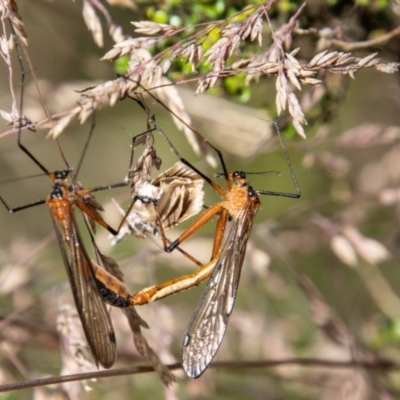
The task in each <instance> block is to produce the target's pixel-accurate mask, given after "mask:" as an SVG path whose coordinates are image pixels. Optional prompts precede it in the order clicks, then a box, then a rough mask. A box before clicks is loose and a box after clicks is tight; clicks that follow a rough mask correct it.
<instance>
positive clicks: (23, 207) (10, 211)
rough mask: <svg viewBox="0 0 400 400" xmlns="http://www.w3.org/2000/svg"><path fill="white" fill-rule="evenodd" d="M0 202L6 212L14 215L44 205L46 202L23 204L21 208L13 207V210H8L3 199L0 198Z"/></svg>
mask: <svg viewBox="0 0 400 400" xmlns="http://www.w3.org/2000/svg"><path fill="white" fill-rule="evenodd" d="M0 201H1V202H2V203H3V205H4V207H5V208H6V209H7V210H8V212H9V213H16V212H18V211H22V210H26V209H27V208H31V207H35V206H38V205H40V204H45V203H46V200H38V201H35V202H33V203H30V204H25V205H23V206H19V207H15V208H10V207H9V206H8V205H7V203H6V202H5V201H4V199H3V198H2V197H1V196H0Z"/></svg>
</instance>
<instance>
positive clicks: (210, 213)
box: [164, 203, 223, 253]
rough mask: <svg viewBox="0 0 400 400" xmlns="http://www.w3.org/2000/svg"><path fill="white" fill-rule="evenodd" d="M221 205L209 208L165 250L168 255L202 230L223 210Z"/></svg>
mask: <svg viewBox="0 0 400 400" xmlns="http://www.w3.org/2000/svg"><path fill="white" fill-rule="evenodd" d="M222 209H223V208H222V205H221V203H217V204H214V205H213V206H211V207H209V208H208V209H207V210H206V211H205V212H204V213H203V214H202V215H200V217H199V218H197V219H196V221H194V222H193V224H192V225H190V226H189V228H187V229H186V231H185V232H183V233H182V234H181V235H180V236H179V237H178V239H176V240H174V241H173V242H172V243H171V244H170V245H169V246H168V247H166V248H165V249H164V250H165V251H166V252H167V253H170V252H171V251H173V250H174V249H175V248H176V247H177V246H179V245H180V244H181V243H182V242H183V241H184V240H186V239H187V238H188V237H189V236H191V235H193V233H195V232H196V231H197V230H198V229H200V228H201V227H202V226H203V225H205V224H206V223H207V222H208V221H210V220H211V219H212V218H213V217H215V216H216V215H217V214H218V213H220V212H221V210H222Z"/></svg>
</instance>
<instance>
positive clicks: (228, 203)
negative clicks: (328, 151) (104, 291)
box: [118, 96, 301, 378]
mask: <svg viewBox="0 0 400 400" xmlns="http://www.w3.org/2000/svg"><path fill="white" fill-rule="evenodd" d="M152 97H153V96H152ZM153 98H154V99H156V98H155V97H153ZM156 100H157V99H156ZM157 101H158V100H157ZM143 108H144V109H145V107H143ZM150 118H152V122H153V124H154V126H156V127H157V130H158V131H159V132H160V133H161V134H162V136H163V137H164V139H165V140H166V141H167V142H168V143H169V145H170V147H171V150H172V151H173V152H174V153H175V154H176V156H177V157H178V158H179V160H180V161H181V162H182V163H183V164H185V165H187V166H188V167H189V168H191V169H192V170H193V171H194V172H196V173H197V174H198V175H199V176H201V177H202V178H203V179H204V181H206V182H207V183H208V184H210V185H211V186H212V188H213V189H214V190H215V191H216V192H217V193H218V194H219V195H220V196H221V197H222V199H223V200H222V201H221V202H219V203H217V204H214V205H212V206H210V207H208V208H207V210H206V211H205V212H204V213H203V214H202V215H201V216H200V217H198V218H197V220H196V221H194V222H193V224H192V225H191V226H189V228H188V229H187V230H186V231H185V232H183V233H182V234H181V235H180V236H179V238H178V239H176V240H175V241H172V242H170V241H168V243H167V245H164V249H165V251H167V252H171V251H173V250H174V249H179V245H180V244H181V243H182V242H183V241H184V240H186V239H187V238H188V237H190V236H191V235H192V234H193V233H195V232H196V231H197V230H198V229H199V228H200V227H202V226H203V225H204V224H206V223H207V222H209V221H210V220H211V219H212V218H214V217H217V218H218V220H217V226H216V230H215V235H214V244H213V249H212V253H211V261H210V262H208V263H207V264H201V263H199V262H196V263H197V264H198V265H199V268H198V269H197V270H196V271H195V272H193V273H192V274H188V275H185V276H181V277H178V278H175V279H172V280H169V281H166V282H163V283H161V284H158V285H154V286H151V287H148V288H145V289H143V290H141V291H139V292H138V293H136V294H134V295H130V294H128V292H127V290H126V289H124V290H121V292H120V293H118V295H119V296H121V297H122V298H123V299H124V300H126V301H127V303H128V304H129V305H143V304H147V303H149V302H152V301H155V300H159V299H161V298H164V297H166V296H169V295H171V294H174V293H178V292H181V291H183V290H187V289H189V288H191V287H193V286H196V285H198V284H199V283H201V282H203V281H205V280H206V279H208V278H209V280H208V283H207V285H206V287H205V289H204V292H203V294H202V296H201V299H200V301H199V303H198V305H197V308H196V310H195V312H194V314H193V316H192V319H191V321H190V323H189V326H188V328H187V331H186V334H185V337H184V340H183V346H182V366H183V369H184V370H185V372H186V374H187V375H188V376H190V377H193V378H197V377H199V376H200V375H201V374H202V373H203V372H204V371H205V369H206V368H207V366H208V365H209V364H210V362H211V361H212V359H213V358H214V356H215V354H216V353H217V351H218V348H219V346H220V345H221V342H222V340H223V337H224V335H225V331H226V327H227V324H228V320H229V317H230V314H231V313H232V310H233V305H234V302H235V298H236V293H237V290H238V285H239V278H240V273H241V269H242V265H243V261H244V257H245V253H246V247H247V242H248V240H249V236H250V232H251V229H252V226H253V221H254V218H255V216H256V214H257V211H258V208H259V207H260V204H261V201H260V198H259V195H269V196H280V197H290V198H299V197H300V195H301V192H300V188H299V185H298V183H297V180H296V176H295V174H294V171H293V168H292V165H291V162H290V159H289V156H288V153H287V150H286V148H285V146H284V143H283V140H282V137H281V134H280V132H279V129H278V126H277V125H276V124H275V126H276V129H277V133H278V138H279V141H280V143H281V146H282V148H283V151H284V154H285V158H286V162H287V164H288V167H289V169H290V175H291V177H292V180H293V182H294V185H295V188H296V193H286V192H274V191H267V190H257V189H254V188H253V187H252V186H251V185H250V184H249V182H248V181H247V176H246V173H245V172H243V171H235V172H233V173H228V171H227V169H226V166H225V162H224V159H223V157H222V153H221V152H220V151H219V150H218V149H217V148H215V147H214V146H213V145H211V144H210V143H209V142H208V141H206V140H205V139H203V140H205V141H206V143H207V144H208V145H209V146H210V147H211V148H212V149H213V150H214V151H215V152H216V154H217V155H218V158H219V160H220V162H221V166H222V169H223V172H222V173H220V174H217V176H223V177H224V178H225V185H226V189H224V188H222V187H221V186H219V185H218V184H217V183H215V182H214V181H213V180H211V179H210V178H209V177H207V176H206V175H205V174H203V173H202V172H201V171H200V170H198V169H197V168H196V167H194V166H193V165H192V164H190V163H189V162H188V161H187V160H185V159H184V158H182V157H181V156H180V154H179V153H178V151H177V150H176V148H175V147H174V145H173V144H172V143H171V141H170V140H169V139H168V137H167V136H166V135H165V133H164V132H163V131H162V130H161V128H160V127H159V126H158V125H157V123H156V121H155V120H154V118H153V117H150ZM249 174H250V173H249ZM229 218H231V219H233V223H232V226H231V228H230V231H229V234H228V236H227V239H226V241H225V244H224V245H222V244H223V238H224V233H225V229H226V226H227V223H228V219H229Z"/></svg>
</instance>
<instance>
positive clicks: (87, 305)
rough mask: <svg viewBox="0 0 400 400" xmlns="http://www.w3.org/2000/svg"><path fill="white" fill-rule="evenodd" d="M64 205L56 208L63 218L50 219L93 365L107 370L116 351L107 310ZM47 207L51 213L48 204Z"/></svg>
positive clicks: (54, 217)
mask: <svg viewBox="0 0 400 400" xmlns="http://www.w3.org/2000/svg"><path fill="white" fill-rule="evenodd" d="M50 202H51V200H50ZM64 204H65V205H62V204H59V205H58V206H57V207H58V210H59V212H58V213H59V215H60V213H62V215H63V216H64V218H62V219H60V218H57V215H55V214H54V213H53V212H52V213H51V216H52V220H53V223H54V227H55V230H56V233H57V240H58V243H59V245H60V249H61V254H62V257H63V260H64V264H65V268H66V269H67V275H68V278H69V281H70V285H71V289H72V293H73V295H74V300H75V305H76V308H77V310H78V313H79V316H80V319H81V321H82V325H83V330H84V332H85V335H86V338H87V341H88V343H89V346H90V349H91V351H92V353H93V357H94V359H95V361H96V364H100V365H102V366H103V367H104V368H110V367H111V366H112V365H113V364H114V361H115V357H116V352H117V346H116V340H115V334H114V329H113V326H112V323H111V319H110V315H109V313H108V311H107V307H106V305H105V304H104V303H103V300H102V298H101V297H100V295H99V293H98V289H97V286H96V281H95V277H94V272H93V269H92V266H91V261H90V258H89V256H88V255H87V253H86V250H85V248H84V245H83V242H82V239H81V237H80V234H79V231H78V227H77V224H76V222H75V217H74V213H73V210H72V208H71V204H70V203H69V201H68V203H67V202H65V203H64ZM61 207H62V208H61ZM49 208H50V210H51V208H52V207H51V205H49Z"/></svg>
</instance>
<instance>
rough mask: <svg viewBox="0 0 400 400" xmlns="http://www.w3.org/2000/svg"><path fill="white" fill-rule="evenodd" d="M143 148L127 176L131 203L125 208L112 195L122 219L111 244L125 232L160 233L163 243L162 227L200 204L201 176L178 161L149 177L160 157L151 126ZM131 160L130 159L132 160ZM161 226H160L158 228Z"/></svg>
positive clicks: (140, 141)
mask: <svg viewBox="0 0 400 400" xmlns="http://www.w3.org/2000/svg"><path fill="white" fill-rule="evenodd" d="M142 138H143V134H140V135H138V136H136V137H135V138H134V140H133V148H135V147H136V146H137V145H138V144H143V143H144V141H143V139H142ZM145 143H146V148H145V150H144V151H143V153H142V154H141V156H140V157H139V159H138V161H137V162H136V165H135V167H134V168H131V170H130V171H129V175H128V180H129V182H130V185H131V193H132V199H133V201H132V203H131V205H130V207H129V209H128V211H127V212H126V211H125V210H124V209H123V208H122V207H121V206H120V205H119V204H118V203H117V202H116V201H115V200H114V199H113V200H114V203H115V205H116V207H117V209H118V211H119V212H120V213H121V215H122V216H123V217H124V219H125V224H124V225H123V226H122V228H121V230H120V232H119V233H118V235H117V236H112V237H111V244H112V245H114V244H116V243H117V242H119V241H120V240H122V239H123V238H124V237H125V236H126V235H129V234H134V235H136V236H139V237H148V236H161V238H162V240H163V244H164V246H165V245H166V239H165V235H164V230H167V229H170V228H172V227H174V226H176V225H178V224H179V223H181V222H183V221H185V220H186V219H188V218H190V217H191V216H193V215H194V214H197V213H198V212H199V211H200V210H201V208H202V207H203V197H204V192H203V184H204V181H203V179H202V178H201V177H200V176H199V175H198V174H197V173H195V172H194V171H193V170H192V169H190V168H189V167H187V166H186V165H185V164H182V163H181V162H177V163H175V164H174V165H173V166H172V167H171V168H169V169H168V170H166V171H164V172H163V173H161V174H159V175H158V176H157V177H156V178H155V179H153V180H151V172H152V169H153V168H156V169H160V165H161V159H160V158H159V157H158V156H157V153H156V150H155V148H154V147H153V144H154V137H153V135H152V133H151V129H148V131H147V133H146V140H145ZM131 163H132V160H131ZM158 226H160V228H158Z"/></svg>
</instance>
